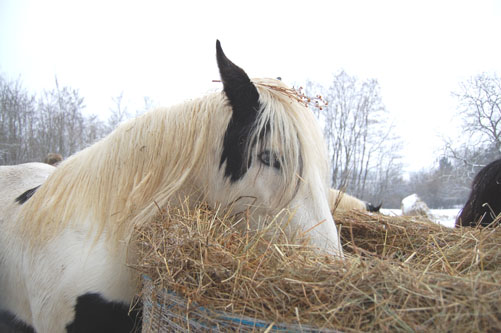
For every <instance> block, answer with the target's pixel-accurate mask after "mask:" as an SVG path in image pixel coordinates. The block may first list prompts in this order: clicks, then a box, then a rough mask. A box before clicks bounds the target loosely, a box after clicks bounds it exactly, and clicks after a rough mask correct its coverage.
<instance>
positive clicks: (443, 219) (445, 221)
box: [380, 208, 460, 228]
mask: <svg viewBox="0 0 501 333" xmlns="http://www.w3.org/2000/svg"><path fill="white" fill-rule="evenodd" d="M459 211H460V209H459V208H453V209H431V214H432V221H433V222H435V223H438V224H440V225H443V226H445V227H449V228H454V223H455V221H456V217H457V216H458V214H459ZM380 212H381V213H383V214H385V215H393V216H401V215H402V210H400V209H384V208H382V209H381V210H380Z"/></svg>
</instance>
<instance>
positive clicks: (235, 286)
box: [136, 207, 501, 332]
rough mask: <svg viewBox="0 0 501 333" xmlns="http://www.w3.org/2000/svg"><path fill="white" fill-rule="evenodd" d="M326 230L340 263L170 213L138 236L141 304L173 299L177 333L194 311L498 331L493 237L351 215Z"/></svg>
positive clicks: (499, 236)
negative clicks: (337, 242) (341, 253)
mask: <svg viewBox="0 0 501 333" xmlns="http://www.w3.org/2000/svg"><path fill="white" fill-rule="evenodd" d="M335 221H336V223H337V224H338V225H339V227H340V231H341V238H342V241H343V246H344V250H345V253H346V259H345V260H344V261H340V260H336V259H335V258H332V257H329V256H325V255H319V254H317V253H316V252H315V250H314V249H312V248H310V247H308V246H307V245H306V243H302V244H300V245H297V244H296V243H292V242H291V241H290V240H288V239H287V238H286V237H285V236H284V234H283V233H282V232H281V231H280V229H279V228H274V229H271V228H270V229H269V230H267V231H265V232H241V231H238V230H237V229H238V228H235V225H236V224H244V226H245V219H241V220H237V219H234V218H229V217H228V216H224V215H218V214H216V213H214V212H213V211H210V210H209V209H207V208H206V207H198V208H197V209H194V210H188V209H184V210H170V211H169V213H165V214H164V216H162V217H161V218H159V219H158V220H157V221H155V223H150V224H149V225H148V226H146V227H144V228H142V229H141V230H138V235H139V237H138V244H139V248H140V250H141V258H142V260H141V261H140V264H139V265H138V266H137V267H136V268H137V269H139V270H140V271H141V272H142V273H144V274H146V275H148V276H149V277H150V278H151V280H152V282H151V286H150V287H149V288H150V291H149V293H150V294H154V295H159V294H162V295H164V294H165V291H164V288H168V290H169V291H172V292H175V293H176V295H179V296H182V298H183V299H184V301H185V303H184V304H183V305H182V306H180V307H177V309H174V310H172V309H171V310H172V311H173V312H174V313H176V315H177V317H178V318H181V319H183V320H179V321H178V322H176V325H179V326H178V328H179V329H180V330H186V329H188V328H189V325H190V321H189V320H187V319H189V314H191V313H192V310H193V309H197V308H199V307H202V308H204V309H210V311H214V312H217V313H225V314H227V313H231V314H232V316H234V317H239V316H245V318H251V319H253V320H256V321H262V322H264V323H269V324H270V323H286V324H287V325H296V326H294V327H297V326H299V327H315V328H319V329H332V330H340V331H345V332H346V331H348V332H349V331H388V330H399V331H400V330H406V331H416V330H417V331H458V330H459V331H495V330H496V329H498V328H499V327H501V301H500V300H501V269H500V268H501V250H499V244H500V241H501V229H499V228H497V229H472V228H462V229H449V228H443V227H441V226H439V225H436V224H434V223H432V222H430V221H428V220H426V219H423V218H404V217H389V216H383V215H379V214H375V215H371V214H367V213H365V212H360V211H351V212H341V213H340V214H336V215H335ZM156 304H157V305H158V304H165V302H164V299H162V300H161V301H159V302H157V303H156ZM195 304H196V305H195ZM172 330H174V329H172ZM251 330H252V329H251ZM263 330H264V329H263Z"/></svg>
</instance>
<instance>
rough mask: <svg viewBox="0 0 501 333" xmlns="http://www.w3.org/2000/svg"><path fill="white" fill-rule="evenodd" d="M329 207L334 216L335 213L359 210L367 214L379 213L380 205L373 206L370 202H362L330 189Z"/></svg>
mask: <svg viewBox="0 0 501 333" xmlns="http://www.w3.org/2000/svg"><path fill="white" fill-rule="evenodd" d="M329 207H330V209H331V212H332V213H333V214H334V212H335V211H348V210H352V209H355V210H360V211H367V212H376V213H377V212H379V209H380V208H381V204H380V205H379V206H374V205H373V204H371V203H370V202H366V201H362V200H360V199H358V198H355V197H354V196H352V195H349V194H347V193H345V192H343V191H340V190H336V189H333V188H331V189H330V190H329Z"/></svg>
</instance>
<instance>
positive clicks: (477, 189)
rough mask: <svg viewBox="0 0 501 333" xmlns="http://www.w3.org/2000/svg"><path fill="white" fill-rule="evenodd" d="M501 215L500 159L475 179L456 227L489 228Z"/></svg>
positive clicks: (486, 167)
mask: <svg viewBox="0 0 501 333" xmlns="http://www.w3.org/2000/svg"><path fill="white" fill-rule="evenodd" d="M500 213H501V159H498V160H495V161H493V162H491V163H489V164H488V165H486V166H485V167H483V168H482V169H481V170H480V171H479V172H478V173H477V175H476V176H475V178H474V179H473V182H472V185H471V192H470V196H469V197H468V200H467V201H466V203H465V205H464V207H463V209H461V212H460V213H459V215H458V217H457V219H456V227H459V226H463V227H475V226H478V225H479V226H482V227H487V226H489V225H491V224H492V222H493V221H494V220H495V219H496V217H497V216H498V214H500ZM498 224H499V222H498Z"/></svg>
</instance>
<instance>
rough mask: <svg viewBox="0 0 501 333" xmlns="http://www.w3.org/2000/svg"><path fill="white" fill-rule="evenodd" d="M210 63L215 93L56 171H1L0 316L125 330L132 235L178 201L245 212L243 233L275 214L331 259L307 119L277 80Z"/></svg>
mask: <svg viewBox="0 0 501 333" xmlns="http://www.w3.org/2000/svg"><path fill="white" fill-rule="evenodd" d="M217 59H218V66H219V69H220V73H221V78H222V81H223V91H224V93H215V94H213V95H210V96H206V97H203V98H199V99H195V100H192V101H190V102H186V103H184V104H181V105H178V106H174V107H171V108H166V109H157V110H155V111H151V112H149V113H146V114H145V115H143V116H141V117H139V118H138V119H135V120H132V121H129V122H126V123H124V124H122V125H121V126H119V128H117V129H116V130H115V131H114V132H113V133H111V134H110V135H109V136H108V137H106V138H104V139H103V140H101V141H99V142H97V143H96V144H94V145H93V146H91V147H89V148H86V149H84V150H83V151H81V152H79V153H77V154H75V155H74V156H71V157H69V158H68V159H66V160H65V161H63V162H62V163H61V164H60V165H59V166H58V167H57V168H53V167H50V166H47V165H44V167H43V168H42V167H40V165H38V164H37V167H36V168H34V169H33V170H32V171H30V172H29V173H26V174H22V172H18V171H17V170H18V169H19V168H20V167H19V166H18V167H14V166H13V167H3V168H10V169H9V170H10V171H9V172H4V171H1V173H0V185H1V184H4V183H7V184H10V187H8V188H7V189H6V193H8V195H6V196H0V198H2V199H0V200H1V201H0V204H1V209H0V211H1V212H2V213H0V214H3V216H1V217H0V221H1V224H0V228H1V229H0V250H1V252H0V295H2V297H1V298H0V310H6V311H9V312H10V313H12V314H13V315H15V316H16V318H17V319H19V320H21V321H23V322H25V323H27V324H28V325H31V326H33V328H34V329H35V330H36V331H37V332H62V331H65V330H68V331H99V330H103V331H110V330H113V331H130V330H132V329H133V327H134V325H135V324H136V325H137V323H135V322H134V321H135V320H136V319H137V318H136V317H135V315H137V313H136V312H134V313H133V315H132V316H129V315H128V309H129V305H130V304H131V303H132V302H133V300H134V296H135V295H136V294H137V291H138V290H137V289H138V286H139V276H138V275H137V273H136V272H135V271H134V270H133V269H131V268H130V267H129V266H127V263H134V261H135V258H134V253H135V251H134V249H133V248H132V246H133V245H131V244H130V243H129V241H130V239H131V237H132V234H133V230H134V228H135V227H137V226H140V225H142V224H143V223H148V221H151V219H152V218H154V217H155V216H156V215H157V214H158V207H162V208H168V207H171V206H173V205H177V204H181V203H182V202H184V200H185V199H184V198H185V197H189V198H190V201H192V202H196V201H199V200H204V201H207V202H208V203H209V204H210V205H212V206H213V207H216V206H218V205H221V206H223V207H231V209H232V210H233V211H234V212H235V213H239V212H243V211H248V212H250V216H251V218H250V220H251V223H252V224H253V225H254V226H258V225H259V224H260V223H263V221H265V217H266V216H269V215H273V214H276V213H278V212H280V211H282V210H283V209H287V210H288V211H290V212H292V213H293V214H294V215H293V217H292V218H291V222H290V224H289V226H288V228H290V230H289V231H290V232H297V231H299V232H303V233H306V232H307V235H308V236H309V237H310V239H311V243H312V245H313V246H315V247H317V248H319V250H320V251H324V252H326V253H330V254H334V255H337V256H342V255H343V254H342V249H341V246H340V244H339V239H338V235H337V230H336V227H335V225H334V221H333V219H332V216H331V214H330V211H329V204H328V200H327V198H328V186H327V176H328V174H327V173H328V168H327V162H326V161H327V158H326V157H327V156H326V150H325V146H324V143H323V141H322V138H321V136H320V135H319V133H321V132H320V130H319V129H318V126H317V125H316V123H315V120H314V118H313V115H312V113H311V112H310V111H309V110H307V109H306V108H305V107H304V105H302V104H301V103H300V102H299V101H298V100H296V99H295V98H294V96H292V95H291V94H290V91H289V90H288V89H287V88H286V86H285V85H283V84H282V83H281V82H279V81H276V80H253V81H251V80H250V79H249V78H248V77H247V75H246V74H245V72H244V71H243V70H242V69H240V68H239V67H237V66H235V65H234V64H233V63H232V62H231V61H229V60H228V59H227V58H226V56H225V55H224V53H223V52H222V49H221V48H220V45H219V43H218V45H217ZM47 168H49V169H47ZM42 169H43V170H42ZM13 170H14V171H13ZM17 172H18V173H19V175H18V176H17V179H18V180H17V182H16V181H14V180H13V179H14V178H16V177H13V176H12V174H15V173H17ZM21 174H22V175H21ZM45 178H47V180H46V181H45V182H44V180H45ZM42 183H43V184H42ZM41 184H42V185H41ZM39 185H41V186H40V187H39V188H37V189H36V190H32V189H34V188H35V187H36V186H39ZM2 189H3V187H2ZM29 190H32V191H31V192H29ZM27 191H28V192H27ZM23 193H25V195H24V196H23V199H26V200H17V201H16V199H17V198H19V196H20V195H22V194H23ZM4 208H5V210H4ZM4 212H5V213H4ZM89 325H91V326H89ZM92 325H94V326H92Z"/></svg>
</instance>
